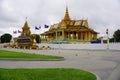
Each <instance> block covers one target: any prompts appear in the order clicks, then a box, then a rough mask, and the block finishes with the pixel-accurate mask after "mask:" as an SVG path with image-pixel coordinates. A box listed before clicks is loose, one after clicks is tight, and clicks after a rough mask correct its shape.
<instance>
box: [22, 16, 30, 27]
mask: <svg viewBox="0 0 120 80" xmlns="http://www.w3.org/2000/svg"><path fill="white" fill-rule="evenodd" d="M23 29H29V25H28V23H27V17H26V19H25V24H24V26H23Z"/></svg>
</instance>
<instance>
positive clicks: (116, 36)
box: [113, 29, 120, 42]
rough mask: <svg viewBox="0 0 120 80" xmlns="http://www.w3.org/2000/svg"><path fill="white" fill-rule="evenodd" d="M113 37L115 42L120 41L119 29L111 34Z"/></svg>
mask: <svg viewBox="0 0 120 80" xmlns="http://www.w3.org/2000/svg"><path fill="white" fill-rule="evenodd" d="M113 38H114V41H115V42H120V30H119V29H118V30H116V31H115V32H114V34H113Z"/></svg>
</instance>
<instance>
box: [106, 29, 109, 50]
mask: <svg viewBox="0 0 120 80" xmlns="http://www.w3.org/2000/svg"><path fill="white" fill-rule="evenodd" d="M106 34H107V49H109V34H108V28H107V29H106Z"/></svg>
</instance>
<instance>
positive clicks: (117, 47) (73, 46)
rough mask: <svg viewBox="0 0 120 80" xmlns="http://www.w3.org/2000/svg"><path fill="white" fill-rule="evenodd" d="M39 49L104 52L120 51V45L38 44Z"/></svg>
mask: <svg viewBox="0 0 120 80" xmlns="http://www.w3.org/2000/svg"><path fill="white" fill-rule="evenodd" d="M38 46H39V47H43V46H45V47H48V46H49V47H51V48H55V49H56V48H58V49H97V50H104V49H107V47H109V49H110V50H120V43H109V45H107V44H38Z"/></svg>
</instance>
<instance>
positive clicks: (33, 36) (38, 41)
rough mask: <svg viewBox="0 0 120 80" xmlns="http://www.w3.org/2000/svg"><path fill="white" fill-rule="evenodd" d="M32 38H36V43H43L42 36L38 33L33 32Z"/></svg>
mask: <svg viewBox="0 0 120 80" xmlns="http://www.w3.org/2000/svg"><path fill="white" fill-rule="evenodd" d="M31 38H34V39H35V40H36V43H41V38H40V36H39V35H38V34H31Z"/></svg>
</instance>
